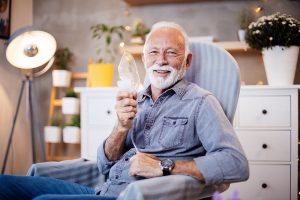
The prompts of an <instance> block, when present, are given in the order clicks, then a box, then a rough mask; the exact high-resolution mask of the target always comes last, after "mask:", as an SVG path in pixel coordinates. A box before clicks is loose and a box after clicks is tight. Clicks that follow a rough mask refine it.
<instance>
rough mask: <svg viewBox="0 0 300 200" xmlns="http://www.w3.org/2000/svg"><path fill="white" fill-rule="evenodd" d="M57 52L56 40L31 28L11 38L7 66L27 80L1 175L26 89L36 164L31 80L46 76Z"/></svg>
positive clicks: (3, 168)
mask: <svg viewBox="0 0 300 200" xmlns="http://www.w3.org/2000/svg"><path fill="white" fill-rule="evenodd" d="M55 51H56V41H55V38H54V37H53V36H52V35H50V34H49V33H47V32H44V31H40V30H37V29H35V28H34V27H32V26H29V27H23V28H21V29H19V30H17V31H16V32H15V33H14V34H12V35H11V37H10V39H9V41H8V46H7V49H6V58H7V60H8V62H9V63H10V64H11V65H12V66H14V67H16V68H19V69H21V70H22V73H23V74H24V79H23V80H22V83H21V89H20V93H19V96H18V100H17V106H16V111H15V114H14V117H13V123H12V127H11V130H10V132H9V138H8V142H7V147H6V151H5V156H4V159H3V166H2V170H1V174H4V173H5V168H6V164H7V159H8V155H9V150H10V147H11V143H12V139H13V134H14V130H15V125H16V121H17V117H18V113H19V108H20V104H21V100H22V96H23V92H24V87H25V85H27V87H28V95H27V98H28V99H27V100H28V103H29V120H30V130H31V132H30V133H31V146H32V160H33V163H35V162H36V149H35V134H34V113H33V105H32V79H33V78H34V77H38V76H41V75H42V74H44V73H45V72H46V71H47V70H48V69H50V67H51V66H52V64H53V61H54V54H55ZM41 138H42V137H41V136H40V144H41V148H42V151H43V152H44V145H43V141H42V139H41Z"/></svg>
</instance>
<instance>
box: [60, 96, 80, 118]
mask: <svg viewBox="0 0 300 200" xmlns="http://www.w3.org/2000/svg"><path fill="white" fill-rule="evenodd" d="M62 113H63V114H66V115H76V114H79V99H78V98H75V97H63V98H62Z"/></svg>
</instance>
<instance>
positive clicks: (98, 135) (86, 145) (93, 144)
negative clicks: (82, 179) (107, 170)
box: [81, 126, 114, 161]
mask: <svg viewBox="0 0 300 200" xmlns="http://www.w3.org/2000/svg"><path fill="white" fill-rule="evenodd" d="M113 128H114V127H113V126H101V127H98V128H96V127H95V128H88V130H87V132H85V133H83V134H82V135H81V157H82V158H87V159H89V160H94V161H96V160H97V149H98V147H99V145H100V144H102V143H103V141H104V140H105V139H106V138H107V137H108V136H109V135H110V134H111V133H112V131H113Z"/></svg>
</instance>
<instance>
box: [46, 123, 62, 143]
mask: <svg viewBox="0 0 300 200" xmlns="http://www.w3.org/2000/svg"><path fill="white" fill-rule="evenodd" d="M44 137H45V142H48V143H60V142H61V128H60V127H58V126H45V127H44Z"/></svg>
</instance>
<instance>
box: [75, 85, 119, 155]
mask: <svg viewBox="0 0 300 200" xmlns="http://www.w3.org/2000/svg"><path fill="white" fill-rule="evenodd" d="M75 91H76V92H79V93H80V115H81V157H82V158H86V159H89V160H96V158H97V148H98V146H99V145H100V144H101V143H102V142H103V141H104V140H105V139H106V138H107V137H108V135H109V134H110V133H111V132H112V130H113V127H114V125H115V123H116V113H115V102H116V94H117V88H113V87H112V88H75Z"/></svg>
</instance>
